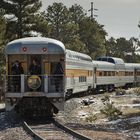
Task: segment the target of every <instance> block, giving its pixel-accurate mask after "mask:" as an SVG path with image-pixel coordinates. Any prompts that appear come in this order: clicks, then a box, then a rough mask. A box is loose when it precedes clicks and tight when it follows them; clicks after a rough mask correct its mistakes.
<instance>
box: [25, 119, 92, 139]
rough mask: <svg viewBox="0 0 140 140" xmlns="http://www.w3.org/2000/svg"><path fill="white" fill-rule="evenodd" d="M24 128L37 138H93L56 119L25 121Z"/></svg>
mask: <svg viewBox="0 0 140 140" xmlns="http://www.w3.org/2000/svg"><path fill="white" fill-rule="evenodd" d="M23 126H24V129H25V130H26V131H27V132H28V133H29V134H30V135H31V136H32V137H34V138H35V139H36V140H91V139H90V138H88V137H86V136H84V135H82V134H80V133H78V132H76V131H74V130H72V129H70V128H68V127H66V126H64V125H63V124H61V123H59V122H58V121H57V120H55V119H49V120H48V121H45V122H37V123H36V122H35V123H33V122H27V121H24V122H23Z"/></svg>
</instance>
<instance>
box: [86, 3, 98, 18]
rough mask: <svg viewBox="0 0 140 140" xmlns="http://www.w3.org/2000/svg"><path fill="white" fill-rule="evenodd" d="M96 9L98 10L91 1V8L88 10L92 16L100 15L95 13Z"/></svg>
mask: <svg viewBox="0 0 140 140" xmlns="http://www.w3.org/2000/svg"><path fill="white" fill-rule="evenodd" d="M94 10H95V11H98V9H94V8H93V2H91V8H90V9H89V10H88V11H90V12H91V15H90V18H91V19H93V18H94V17H98V15H94Z"/></svg>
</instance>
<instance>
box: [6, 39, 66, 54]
mask: <svg viewBox="0 0 140 140" xmlns="http://www.w3.org/2000/svg"><path fill="white" fill-rule="evenodd" d="M5 53H6V54H64V53H65V46H64V44H63V43H62V42H60V41H58V40H55V39H51V38H45V37H27V38H21V39H16V40H14V41H12V42H10V43H8V44H7V46H6V47H5Z"/></svg>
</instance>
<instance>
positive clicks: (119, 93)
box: [116, 88, 126, 95]
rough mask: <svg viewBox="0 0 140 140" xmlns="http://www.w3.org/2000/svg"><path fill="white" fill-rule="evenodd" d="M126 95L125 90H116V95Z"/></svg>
mask: <svg viewBox="0 0 140 140" xmlns="http://www.w3.org/2000/svg"><path fill="white" fill-rule="evenodd" d="M124 94H126V91H125V89H121V88H118V89H116V95H124Z"/></svg>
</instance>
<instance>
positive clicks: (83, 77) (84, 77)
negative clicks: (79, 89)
mask: <svg viewBox="0 0 140 140" xmlns="http://www.w3.org/2000/svg"><path fill="white" fill-rule="evenodd" d="M86 81H87V77H86V76H80V77H79V83H81V82H86Z"/></svg>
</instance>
